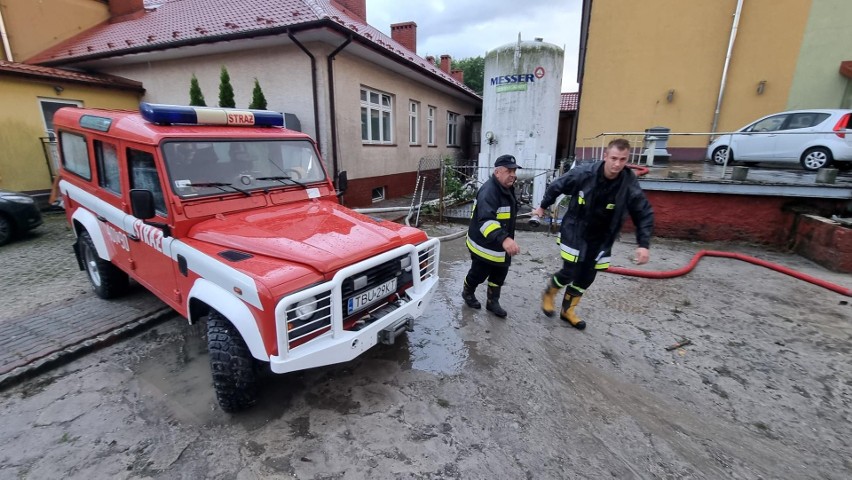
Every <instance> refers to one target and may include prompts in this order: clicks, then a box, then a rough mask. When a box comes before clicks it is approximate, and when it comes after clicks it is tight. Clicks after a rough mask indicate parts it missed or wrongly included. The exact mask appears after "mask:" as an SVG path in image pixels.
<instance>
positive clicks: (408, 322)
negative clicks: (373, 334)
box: [378, 318, 414, 345]
mask: <svg viewBox="0 0 852 480" xmlns="http://www.w3.org/2000/svg"><path fill="white" fill-rule="evenodd" d="M413 331H414V319H413V318H400V319H399V320H397V321H396V323H394V324H392V325H388V326H387V327H385V328H383V329H382V330H379V334H378V335H379V343H383V344H385V345H393V343H394V342H395V341H396V337H398V336H400V335H402V333H403V332H413Z"/></svg>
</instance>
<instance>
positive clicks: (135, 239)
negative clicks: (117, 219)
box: [127, 233, 139, 242]
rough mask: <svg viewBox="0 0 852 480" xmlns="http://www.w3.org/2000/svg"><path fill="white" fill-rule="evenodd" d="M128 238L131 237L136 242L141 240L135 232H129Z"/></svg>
mask: <svg viewBox="0 0 852 480" xmlns="http://www.w3.org/2000/svg"><path fill="white" fill-rule="evenodd" d="M127 238H129V239H131V240H133V241H134V242H138V241H139V237H137V236H136V235H134V234H132V233H128V234H127Z"/></svg>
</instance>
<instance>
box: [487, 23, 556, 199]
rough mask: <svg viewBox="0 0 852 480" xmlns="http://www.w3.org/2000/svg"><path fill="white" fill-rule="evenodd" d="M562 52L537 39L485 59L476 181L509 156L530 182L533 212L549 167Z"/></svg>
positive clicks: (496, 51) (553, 149) (497, 50)
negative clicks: (478, 175)
mask: <svg viewBox="0 0 852 480" xmlns="http://www.w3.org/2000/svg"><path fill="white" fill-rule="evenodd" d="M564 57H565V51H564V50H563V49H562V48H560V47H558V46H556V45H553V44H550V43H546V42H544V41H543V40H542V39H541V38H536V39H535V41H522V40H521V36H520V35H518V41H517V42H516V43H509V44H507V45H503V46H502V47H499V48H495V49H494V50H491V51H489V52H488V53H487V54H486V55H485V75H484V76H485V78H484V82H483V95H482V97H483V102H482V103H483V104H482V139H481V141H482V143H481V145H482V148H481V153H480V154H479V166H480V167H483V168H480V169H479V171H480V181H485V180H487V179H488V177H489V176H490V175H491V169H490V168H486V167H493V165H494V160H495V159H496V158H497V157H499V156H500V155H503V154H506V153H508V154H511V155H514V156H515V158H516V159H517V160H518V163H519V164H520V165H521V166H522V167H524V168H523V169H522V170H518V177H519V178H521V179H529V178H533V179H534V180H533V204H532V205H533V206H538V204H539V203H540V202H541V198H542V197H543V196H544V188H545V184H546V174H545V171H546V170H548V169H552V168H553V167H554V162H555V160H554V159H555V156H556V134H557V130H558V127H559V101H560V98H561V90H562V67H563V64H564Z"/></svg>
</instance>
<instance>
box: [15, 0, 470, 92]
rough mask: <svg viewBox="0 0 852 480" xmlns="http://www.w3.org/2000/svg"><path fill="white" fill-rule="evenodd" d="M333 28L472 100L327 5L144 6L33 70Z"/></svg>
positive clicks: (232, 1)
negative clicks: (317, 27)
mask: <svg viewBox="0 0 852 480" xmlns="http://www.w3.org/2000/svg"><path fill="white" fill-rule="evenodd" d="M321 22H334V23H337V24H339V25H341V26H343V27H344V28H346V29H347V30H349V31H350V32H352V33H354V34H355V35H356V38H359V39H360V41H361V42H363V43H366V44H372V45H375V46H377V47H378V48H380V49H382V50H384V51H385V52H387V53H388V54H390V55H392V56H395V57H397V58H398V60H400V61H402V62H403V63H406V62H408V63H414V64H415V65H417V66H418V67H420V68H421V69H426V70H428V71H429V72H430V73H431V74H432V75H435V76H437V77H440V78H441V79H442V80H443V81H445V82H447V83H450V84H452V85H454V86H455V87H457V88H459V89H461V90H464V91H465V92H467V93H469V94H471V95H476V94H475V93H474V92H473V90H471V89H469V88H468V87H466V86H465V85H464V84H463V83H462V82H459V81H457V80H456V79H454V78H452V76H450V75H449V74H447V73H444V72H443V71H441V70H440V69H439V68H437V67H435V66H434V65H432V64H431V63H430V62H427V61H426V60H425V59H423V58H421V57H419V56H418V55H416V53H415V52H412V51H410V50H408V49H406V48H405V47H404V46H402V45H401V44H399V43H397V42H395V41H394V40H393V39H391V38H390V37H388V36H387V35H385V34H384V33H382V32H381V31H379V30H377V29H375V28H373V27H372V26H370V25H367V24H365V23H364V22H362V21H361V20H360V19H358V18H353V17H350V16H349V15H347V14H346V13H344V12H343V11H341V10H339V9H338V8H337V7H335V6H334V5H333V4H332V3H331V2H330V1H328V0H276V1H269V0H145V13H144V14H143V15H141V16H139V17H138V18H133V19H130V20H125V21H123V22H118V23H103V24H101V25H98V26H96V27H93V28H91V29H89V30H87V31H85V32H83V33H81V34H79V35H77V36H75V37H73V38H71V39H69V40H66V41H64V42H62V43H60V44H58V45H56V46H54V47H52V48H50V49H47V50H45V51H43V52H41V53H39V54H38V55H36V56H34V57H32V58H29V59H27V63H34V64H50V65H58V64H68V63H75V62H81V61H85V60H90V59H94V58H109V57H118V56H122V55H127V54H131V53H141V52H147V51H154V50H164V49H168V48H176V47H179V46H184V45H197V44H203V43H212V42H218V41H223V40H231V39H235V38H246V37H252V36H260V35H269V34H276V33H283V31H284V30H285V29H287V28H288V27H301V28H310V27H311V26H313V25H317V24H319V23H321Z"/></svg>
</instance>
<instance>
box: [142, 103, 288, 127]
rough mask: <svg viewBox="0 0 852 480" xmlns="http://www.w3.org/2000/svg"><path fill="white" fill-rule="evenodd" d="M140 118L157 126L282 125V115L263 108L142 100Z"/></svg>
mask: <svg viewBox="0 0 852 480" xmlns="http://www.w3.org/2000/svg"><path fill="white" fill-rule="evenodd" d="M139 112H140V113H141V114H142V118H144V119H145V120H147V121H149V122H151V123H157V124H161V125H170V124H175V123H177V124H182V125H228V126H243V127H245V126H251V127H283V126H284V114H282V113H279V112H270V111H267V110H240V109H236V108H213V107H184V106H181V105H163V104H157V103H147V102H142V103H140V104H139Z"/></svg>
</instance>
